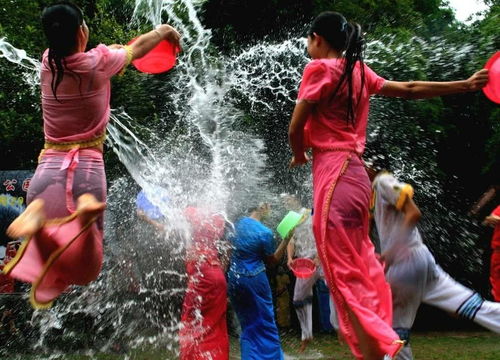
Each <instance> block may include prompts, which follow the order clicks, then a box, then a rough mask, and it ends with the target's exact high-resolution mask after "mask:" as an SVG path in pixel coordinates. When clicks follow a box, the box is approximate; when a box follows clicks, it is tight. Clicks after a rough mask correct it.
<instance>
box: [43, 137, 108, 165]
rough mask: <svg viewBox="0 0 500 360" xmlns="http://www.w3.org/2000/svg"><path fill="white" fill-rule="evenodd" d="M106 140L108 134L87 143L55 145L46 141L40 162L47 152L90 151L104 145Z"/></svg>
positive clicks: (76, 142)
mask: <svg viewBox="0 0 500 360" xmlns="http://www.w3.org/2000/svg"><path fill="white" fill-rule="evenodd" d="M105 140H106V134H102V135H101V136H99V137H97V138H94V139H92V140H87V141H74V142H66V143H54V142H50V141H45V144H44V145H43V149H42V151H40V155H38V162H40V161H41V160H42V156H43V154H44V153H45V150H49V149H51V150H58V151H69V150H73V149H88V148H93V147H96V146H99V145H102V144H104V141H105Z"/></svg>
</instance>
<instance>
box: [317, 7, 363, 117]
mask: <svg viewBox="0 0 500 360" xmlns="http://www.w3.org/2000/svg"><path fill="white" fill-rule="evenodd" d="M313 33H317V34H318V35H321V36H323V38H324V39H325V40H326V41H327V42H328V44H329V45H330V46H331V47H333V48H334V49H335V50H336V51H338V52H339V53H344V59H345V65H344V70H343V72H342V75H341V76H340V79H339V82H338V83H337V86H336V87H335V90H334V91H333V93H332V96H331V99H332V100H333V98H335V96H336V95H337V93H338V91H339V90H340V89H341V88H343V87H344V86H345V84H347V94H348V97H347V123H348V124H353V125H354V122H355V119H356V109H355V106H354V100H353V99H354V96H355V95H356V94H354V93H353V81H352V73H353V71H354V68H355V66H356V63H357V62H359V65H360V71H361V90H360V93H359V94H358V95H357V96H358V103H359V99H360V98H361V95H362V93H363V88H364V85H365V68H364V63H363V51H364V47H365V40H364V38H363V33H362V31H361V26H360V25H359V24H357V23H349V22H347V20H346V19H345V17H344V16H343V15H341V14H339V13H336V12H333V11H325V12H323V13H321V14H319V15H318V17H316V19H314V21H313V23H312V24H311V29H310V34H313Z"/></svg>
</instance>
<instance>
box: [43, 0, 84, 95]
mask: <svg viewBox="0 0 500 360" xmlns="http://www.w3.org/2000/svg"><path fill="white" fill-rule="evenodd" d="M82 25H83V12H82V10H81V9H80V8H79V7H78V6H76V5H75V4H73V3H71V2H69V1H61V2H58V3H56V4H53V5H50V6H47V7H46V8H45V9H44V10H43V11H42V27H43V32H44V33H45V36H46V37H47V40H48V42H49V54H48V64H49V67H50V72H51V73H52V81H51V84H50V87H51V89H52V93H53V94H54V97H55V98H56V100H57V95H56V92H57V87H58V86H59V84H60V83H61V82H62V80H63V77H64V70H65V69H66V70H69V71H70V72H71V70H70V69H68V68H67V66H66V61H65V59H64V58H65V57H66V56H68V55H70V53H71V51H72V50H74V48H75V45H76V36H77V32H78V29H79V28H80V26H82ZM58 101H59V100H58Z"/></svg>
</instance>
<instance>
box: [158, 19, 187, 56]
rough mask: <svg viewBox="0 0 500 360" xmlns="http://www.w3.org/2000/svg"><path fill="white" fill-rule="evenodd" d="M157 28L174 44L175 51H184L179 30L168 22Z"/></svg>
mask: <svg viewBox="0 0 500 360" xmlns="http://www.w3.org/2000/svg"><path fill="white" fill-rule="evenodd" d="M156 30H159V31H161V33H162V35H163V38H164V39H165V40H167V41H168V42H169V43H171V44H172V45H173V48H174V51H176V52H177V51H182V47H181V34H179V32H178V31H177V30H175V29H174V28H173V27H172V26H170V25H167V24H163V25H160V26H158V28H157V29H156Z"/></svg>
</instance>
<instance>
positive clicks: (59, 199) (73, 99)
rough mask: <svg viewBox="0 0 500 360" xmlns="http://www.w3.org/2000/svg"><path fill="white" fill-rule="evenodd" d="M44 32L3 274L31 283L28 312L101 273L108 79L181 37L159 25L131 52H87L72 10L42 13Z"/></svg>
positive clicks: (63, 6)
mask: <svg viewBox="0 0 500 360" xmlns="http://www.w3.org/2000/svg"><path fill="white" fill-rule="evenodd" d="M42 25H43V31H44V33H45V35H46V37H47V40H48V43H49V48H48V49H47V50H46V51H45V52H44V54H43V58H42V69H41V93H42V110H43V125H44V135H45V146H44V149H43V150H42V153H41V154H40V157H39V164H38V167H37V169H36V172H35V175H34V177H33V179H32V181H31V184H30V187H29V190H28V195H27V203H28V204H29V205H28V207H27V209H26V211H25V212H24V213H23V214H21V215H20V216H19V217H18V218H17V219H16V220H15V221H14V222H13V223H12V224H11V226H10V227H9V229H8V234H9V236H11V237H14V238H18V237H25V239H26V240H25V241H24V242H23V245H22V246H21V248H20V250H19V251H18V253H17V256H16V257H15V258H14V259H13V260H12V261H11V262H10V263H9V264H7V266H6V267H5V269H4V272H6V273H8V274H10V275H11V276H12V277H14V278H16V279H18V280H21V281H25V282H30V283H32V289H31V294H30V301H31V303H32V305H33V306H34V307H38V308H47V307H50V306H51V304H52V302H53V300H54V299H55V298H56V297H57V296H58V295H59V294H61V293H62V292H63V291H65V290H66V289H67V288H68V286H70V285H72V284H76V285H86V284H88V283H89V282H90V281H92V280H94V279H96V277H97V276H98V274H99V272H100V270H101V265H102V258H103V253H102V250H103V249H102V240H103V211H104V209H105V207H106V205H105V203H106V178H105V173H104V162H103V156H102V151H103V142H104V139H105V136H106V125H107V123H108V120H109V115H110V105H109V100H110V93H111V84H110V79H111V77H112V76H114V75H116V74H118V73H119V72H121V71H123V70H124V69H125V67H126V66H127V65H128V64H129V63H130V62H131V61H132V60H134V59H137V58H140V57H142V56H144V55H145V54H146V53H147V52H149V51H150V50H151V49H153V48H154V47H155V46H156V45H157V44H158V43H159V42H160V41H161V40H168V41H170V42H171V43H173V45H174V47H179V38H180V35H179V34H178V33H177V31H175V29H173V28H172V27H170V26H169V25H161V26H160V27H158V28H157V29H156V30H153V31H151V32H148V33H146V34H143V35H141V36H140V37H139V38H138V39H137V40H136V41H135V42H134V43H133V44H132V45H131V46H121V45H111V46H106V45H102V44H101V45H98V46H97V47H96V48H94V49H91V50H89V51H85V48H86V47H87V42H88V39H89V29H88V27H87V25H86V24H85V21H84V19H83V13H82V11H81V10H80V8H78V7H77V6H76V5H74V4H72V3H70V2H60V3H57V4H55V5H51V6H48V7H47V8H45V9H44V10H43V13H42Z"/></svg>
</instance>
